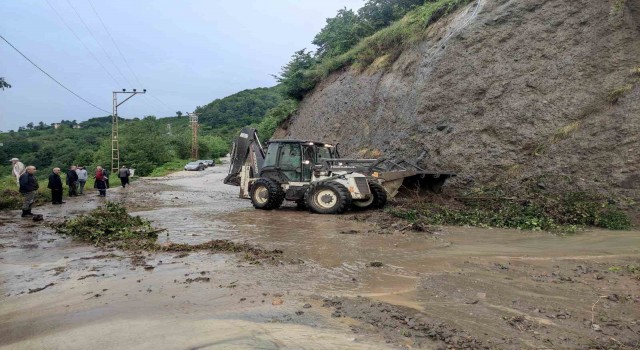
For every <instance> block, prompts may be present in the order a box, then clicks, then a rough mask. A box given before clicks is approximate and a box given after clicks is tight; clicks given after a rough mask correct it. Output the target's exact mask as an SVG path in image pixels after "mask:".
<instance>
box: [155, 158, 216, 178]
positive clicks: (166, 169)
mask: <svg viewBox="0 0 640 350" xmlns="http://www.w3.org/2000/svg"><path fill="white" fill-rule="evenodd" d="M187 163H189V160H184V159H179V160H174V161H171V162H168V163H165V164H163V165H162V166H159V167H157V168H155V169H153V171H152V172H151V174H149V175H148V176H149V177H160V176H167V175H169V174H171V173H175V172H177V171H181V170H183V169H184V165H185V164H187ZM216 164H219V162H218V161H216Z"/></svg>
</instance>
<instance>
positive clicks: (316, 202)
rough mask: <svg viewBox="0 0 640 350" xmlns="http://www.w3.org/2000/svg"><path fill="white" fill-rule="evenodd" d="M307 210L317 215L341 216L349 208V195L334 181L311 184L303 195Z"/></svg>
mask: <svg viewBox="0 0 640 350" xmlns="http://www.w3.org/2000/svg"><path fill="white" fill-rule="evenodd" d="M304 199H305V202H306V203H307V206H308V207H309V210H310V211H311V212H313V213H318V214H342V213H344V212H345V211H347V210H349V208H350V207H351V194H350V193H349V190H347V188H346V187H344V186H343V185H341V184H340V183H338V182H335V181H319V182H316V183H312V184H311V186H309V189H308V190H307V193H305V195H304Z"/></svg>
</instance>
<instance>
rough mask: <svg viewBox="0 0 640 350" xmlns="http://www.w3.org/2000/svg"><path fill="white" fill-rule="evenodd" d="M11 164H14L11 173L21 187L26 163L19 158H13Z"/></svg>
mask: <svg viewBox="0 0 640 350" xmlns="http://www.w3.org/2000/svg"><path fill="white" fill-rule="evenodd" d="M11 164H12V165H13V170H12V171H11V175H12V176H15V178H16V183H17V184H18V187H20V176H21V175H22V174H24V164H22V162H21V161H20V160H19V159H18V158H12V159H11Z"/></svg>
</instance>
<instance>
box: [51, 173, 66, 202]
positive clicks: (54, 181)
mask: <svg viewBox="0 0 640 350" xmlns="http://www.w3.org/2000/svg"><path fill="white" fill-rule="evenodd" d="M47 187H48V188H49V189H50V190H51V198H52V201H51V202H52V203H53V204H62V203H64V202H63V201H62V179H61V178H60V168H53V172H52V173H51V175H49V185H48V186H47Z"/></svg>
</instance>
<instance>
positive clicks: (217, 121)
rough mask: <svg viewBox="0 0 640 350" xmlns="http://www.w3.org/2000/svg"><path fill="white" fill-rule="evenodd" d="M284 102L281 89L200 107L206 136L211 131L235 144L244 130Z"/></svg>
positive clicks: (258, 91) (247, 92) (259, 90)
mask: <svg viewBox="0 0 640 350" xmlns="http://www.w3.org/2000/svg"><path fill="white" fill-rule="evenodd" d="M283 100H284V96H283V94H282V92H281V88H280V87H279V86H275V87H272V88H257V89H251V90H243V91H240V92H238V93H235V94H233V95H230V96H227V97H225V98H221V99H217V100H214V101H213V102H211V103H209V104H207V105H206V106H202V107H197V108H196V110H195V112H196V113H198V114H199V116H198V120H199V122H200V124H202V125H203V127H204V129H203V134H208V132H207V131H211V132H212V133H213V134H215V135H217V136H221V137H222V138H223V139H225V140H227V141H229V142H231V140H232V139H233V138H234V137H236V136H237V133H238V131H239V129H240V128H242V127H244V126H247V125H251V124H257V123H259V122H260V121H261V120H262V118H263V117H264V116H265V114H266V113H267V111H268V110H270V109H272V108H274V107H276V106H277V105H278V104H279V103H280V102H282V101H283Z"/></svg>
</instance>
